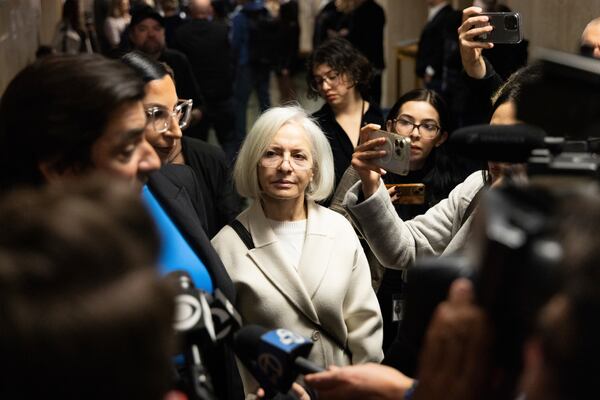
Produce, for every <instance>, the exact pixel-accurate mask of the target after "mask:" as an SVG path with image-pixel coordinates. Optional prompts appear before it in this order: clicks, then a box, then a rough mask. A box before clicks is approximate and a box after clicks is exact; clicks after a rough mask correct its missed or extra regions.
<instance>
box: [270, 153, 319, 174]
mask: <svg viewBox="0 0 600 400" xmlns="http://www.w3.org/2000/svg"><path fill="white" fill-rule="evenodd" d="M284 161H288V162H289V163H290V165H291V166H292V168H293V169H294V170H297V171H302V170H307V169H311V168H312V161H311V160H310V159H309V158H308V156H306V155H305V154H304V153H294V154H289V156H288V157H285V154H283V153H280V152H278V151H273V150H267V151H266V152H265V154H263V156H262V157H261V158H260V162H259V163H260V165H261V166H263V167H265V168H279V166H280V165H281V164H282V163H283V162H284Z"/></svg>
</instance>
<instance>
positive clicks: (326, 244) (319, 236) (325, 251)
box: [298, 201, 333, 299]
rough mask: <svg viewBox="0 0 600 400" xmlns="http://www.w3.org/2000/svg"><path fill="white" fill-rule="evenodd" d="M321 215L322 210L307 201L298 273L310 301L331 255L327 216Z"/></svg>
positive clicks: (323, 275)
mask: <svg viewBox="0 0 600 400" xmlns="http://www.w3.org/2000/svg"><path fill="white" fill-rule="evenodd" d="M323 214H324V213H323V210H322V209H321V208H320V207H319V206H318V205H316V204H315V203H314V202H312V201H308V221H307V224H306V240H305V241H304V248H303V249H302V257H301V258H300V265H299V266H298V273H299V275H300V279H301V280H302V282H304V287H305V289H306V292H307V293H308V295H309V296H310V298H311V299H313V298H314V296H315V294H316V293H317V290H318V289H319V286H320V285H321V282H322V281H323V278H324V277H325V273H326V272H327V269H328V267H329V262H330V260H331V255H332V254H333V238H332V237H331V236H330V235H328V232H330V231H331V227H330V226H328V224H327V216H326V215H323Z"/></svg>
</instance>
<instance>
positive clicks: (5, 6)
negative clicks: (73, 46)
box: [0, 0, 62, 94]
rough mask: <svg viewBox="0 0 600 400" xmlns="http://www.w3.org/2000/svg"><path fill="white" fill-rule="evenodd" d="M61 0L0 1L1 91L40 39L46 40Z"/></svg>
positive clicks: (33, 56)
mask: <svg viewBox="0 0 600 400" xmlns="http://www.w3.org/2000/svg"><path fill="white" fill-rule="evenodd" d="M61 4H62V2H61V0H4V1H0V63H1V64H0V65H1V67H0V94H1V93H4V89H5V88H6V86H7V85H8V82H10V80H11V79H12V78H13V77H14V76H15V75H16V74H17V72H19V71H20V70H21V69H22V68H23V67H24V66H26V65H27V64H28V63H30V62H31V61H33V60H34V58H35V51H36V49H37V48H38V46H39V45H40V43H49V42H50V40H51V38H52V35H53V33H54V29H55V26H56V23H57V22H58V20H59V19H60V12H61Z"/></svg>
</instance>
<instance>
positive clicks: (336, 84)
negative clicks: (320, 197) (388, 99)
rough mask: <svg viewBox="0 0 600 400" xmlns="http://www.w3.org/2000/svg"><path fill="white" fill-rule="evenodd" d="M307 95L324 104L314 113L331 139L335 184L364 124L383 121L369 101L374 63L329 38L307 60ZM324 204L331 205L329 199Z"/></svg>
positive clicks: (348, 43) (342, 42)
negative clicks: (320, 100) (319, 98)
mask: <svg viewBox="0 0 600 400" xmlns="http://www.w3.org/2000/svg"><path fill="white" fill-rule="evenodd" d="M307 66H308V74H307V83H308V96H309V97H310V98H315V99H316V98H318V97H321V98H323V100H325V104H324V105H323V107H321V109H320V110H319V111H317V112H315V113H314V114H313V115H312V116H313V117H314V118H315V119H316V120H317V122H318V123H319V125H320V126H321V129H323V132H325V135H326V136H327V140H329V144H330V145H331V150H332V151H333V162H334V165H335V185H336V186H337V184H338V182H339V181H340V179H341V178H342V175H343V174H344V172H345V171H346V169H347V168H348V167H349V166H350V161H351V160H352V153H353V152H354V148H355V147H356V145H357V144H358V137H359V133H360V128H361V127H362V126H363V125H364V124H368V123H373V124H379V125H381V124H382V123H383V114H382V113H381V110H380V109H379V107H378V106H377V105H375V104H372V103H370V102H369V82H370V79H371V76H372V67H371V64H369V61H368V60H367V59H366V58H365V57H364V56H363V55H362V54H361V53H360V52H359V51H358V50H356V49H355V48H354V47H352V45H351V44H350V42H348V41H346V40H344V39H341V38H336V39H330V40H328V41H326V42H324V43H323V44H322V45H321V46H319V47H318V48H317V49H315V51H314V52H313V53H312V55H311V56H310V58H309V60H308V62H307ZM323 204H325V205H328V204H329V200H325V201H324V202H323Z"/></svg>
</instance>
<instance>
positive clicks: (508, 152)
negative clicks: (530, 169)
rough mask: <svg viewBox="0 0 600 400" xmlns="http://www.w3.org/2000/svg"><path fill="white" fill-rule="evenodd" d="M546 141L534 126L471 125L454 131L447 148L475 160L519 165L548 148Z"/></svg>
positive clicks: (542, 133) (540, 130)
mask: <svg viewBox="0 0 600 400" xmlns="http://www.w3.org/2000/svg"><path fill="white" fill-rule="evenodd" d="M545 138H546V133H545V132H544V130H542V129H541V128H538V127H537V126H533V125H527V124H518V125H473V126H467V127H464V128H460V129H457V130H456V131H454V132H453V133H452V135H450V139H448V146H449V149H450V150H452V151H454V152H456V153H457V154H460V155H464V156H466V157H469V158H472V159H476V160H483V161H499V162H510V163H522V162H527V160H528V159H529V157H530V156H531V152H532V151H533V150H534V149H540V148H546V147H547V144H546V141H545V140H544V139H545Z"/></svg>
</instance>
